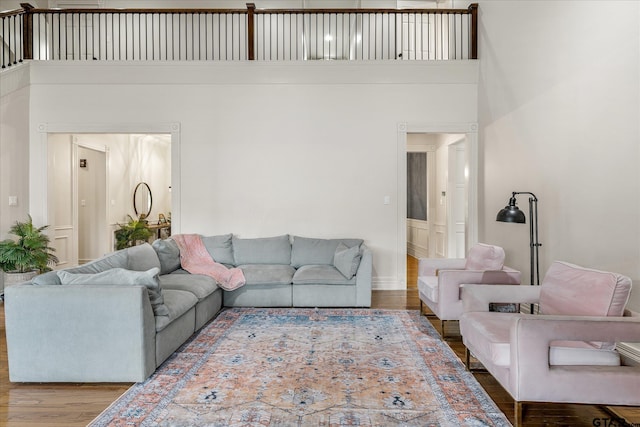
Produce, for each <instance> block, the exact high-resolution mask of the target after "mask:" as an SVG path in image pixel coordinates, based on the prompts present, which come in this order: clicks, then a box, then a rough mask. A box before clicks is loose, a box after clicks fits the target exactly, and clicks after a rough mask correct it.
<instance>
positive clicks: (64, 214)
mask: <svg viewBox="0 0 640 427" xmlns="http://www.w3.org/2000/svg"><path fill="white" fill-rule="evenodd" d="M46 151H47V156H48V162H47V164H48V171H47V176H48V180H47V182H48V184H47V195H48V200H47V207H48V209H47V211H48V218H47V222H48V224H50V226H51V227H50V230H52V233H53V235H52V236H51V237H52V239H51V240H52V246H53V247H54V248H55V249H56V253H57V255H58V258H59V259H60V263H59V264H58V266H59V267H60V268H63V267H67V266H73V265H78V264H83V263H86V262H89V261H91V260H94V259H97V258H99V257H101V256H103V255H104V254H106V253H109V252H112V251H113V250H115V236H114V232H115V230H116V229H118V228H119V225H121V224H125V223H127V222H128V221H129V220H130V219H132V218H138V213H137V211H136V206H135V200H134V193H135V189H136V188H138V187H139V186H140V184H141V183H144V184H146V187H147V188H149V194H148V197H149V202H151V200H153V203H149V204H148V206H149V211H148V212H145V216H147V218H145V219H146V220H147V221H148V223H149V225H150V226H151V227H152V228H153V226H155V225H156V223H157V222H159V221H160V219H161V218H162V219H163V221H167V220H171V221H172V220H173V217H172V210H173V208H172V206H173V202H174V198H173V197H172V196H173V195H175V188H172V187H174V186H173V185H172V174H173V168H172V157H173V144H172V135H171V134H112V133H99V134H98V133H73V134H70V133H50V134H48V136H47V150H46ZM172 190H173V191H172ZM172 225H173V224H172ZM158 230H160V228H158ZM157 234H159V233H156V232H154V234H153V236H154V237H155V236H156V235H157Z"/></svg>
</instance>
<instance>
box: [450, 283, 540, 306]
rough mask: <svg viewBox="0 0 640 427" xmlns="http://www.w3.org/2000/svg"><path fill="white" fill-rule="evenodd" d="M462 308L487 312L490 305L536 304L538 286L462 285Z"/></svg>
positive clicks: (538, 291) (538, 296)
mask: <svg viewBox="0 0 640 427" xmlns="http://www.w3.org/2000/svg"><path fill="white" fill-rule="evenodd" d="M461 287H462V289H461V291H460V293H461V298H462V306H463V309H464V311H465V312H468V311H489V304H490V303H493V302H495V303H501V302H502V303H530V304H533V303H537V302H538V300H539V299H540V286H529V285H500V286H494V285H482V284H469V283H467V284H463V285H462V286H461Z"/></svg>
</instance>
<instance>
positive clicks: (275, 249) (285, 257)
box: [218, 234, 291, 266]
mask: <svg viewBox="0 0 640 427" xmlns="http://www.w3.org/2000/svg"><path fill="white" fill-rule="evenodd" d="M233 257H234V262H235V265H237V266H240V265H246V264H287V265H289V264H291V242H290V241H289V235H288V234H285V235H283V236H276V237H263V238H256V239H240V238H238V237H236V236H233ZM218 262H220V261H218Z"/></svg>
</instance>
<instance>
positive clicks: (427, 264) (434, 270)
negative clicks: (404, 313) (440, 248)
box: [418, 243, 520, 337]
mask: <svg viewBox="0 0 640 427" xmlns="http://www.w3.org/2000/svg"><path fill="white" fill-rule="evenodd" d="M504 259H505V254H504V249H502V248H501V247H499V246H493V245H487V244H484V243H478V244H476V245H474V246H473V247H472V248H471V249H470V250H469V253H468V255H467V258H453V259H452V258H420V259H419V260H418V296H419V298H420V309H421V311H422V307H423V304H424V305H426V306H427V307H429V309H430V310H431V311H432V312H433V314H435V315H436V316H437V317H438V318H439V319H440V323H441V327H442V336H443V337H444V336H445V334H444V322H445V321H448V320H458V319H459V318H460V315H461V314H462V312H463V309H462V300H461V299H460V285H462V284H463V283H483V284H499V285H502V284H508V285H517V284H520V272H519V271H517V270H514V269H512V268H509V267H506V266H505V265H504Z"/></svg>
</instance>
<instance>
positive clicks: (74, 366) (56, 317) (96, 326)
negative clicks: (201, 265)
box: [5, 285, 156, 382]
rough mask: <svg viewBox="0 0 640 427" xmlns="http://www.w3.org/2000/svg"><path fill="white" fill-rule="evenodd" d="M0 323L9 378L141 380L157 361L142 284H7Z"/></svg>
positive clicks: (152, 325) (80, 380)
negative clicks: (4, 333)
mask: <svg viewBox="0 0 640 427" xmlns="http://www.w3.org/2000/svg"><path fill="white" fill-rule="evenodd" d="M5 326H6V338H7V353H8V359H9V378H10V380H11V381H18V382H130V381H142V380H144V379H146V378H147V377H148V376H149V375H150V374H151V373H153V371H154V370H155V368H156V363H155V318H154V315H153V310H152V309H151V303H150V302H149V296H148V293H147V289H146V288H145V287H144V286H117V285H114V286H93V285H51V286H35V285H17V286H12V287H10V288H7V289H6V290H5Z"/></svg>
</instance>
